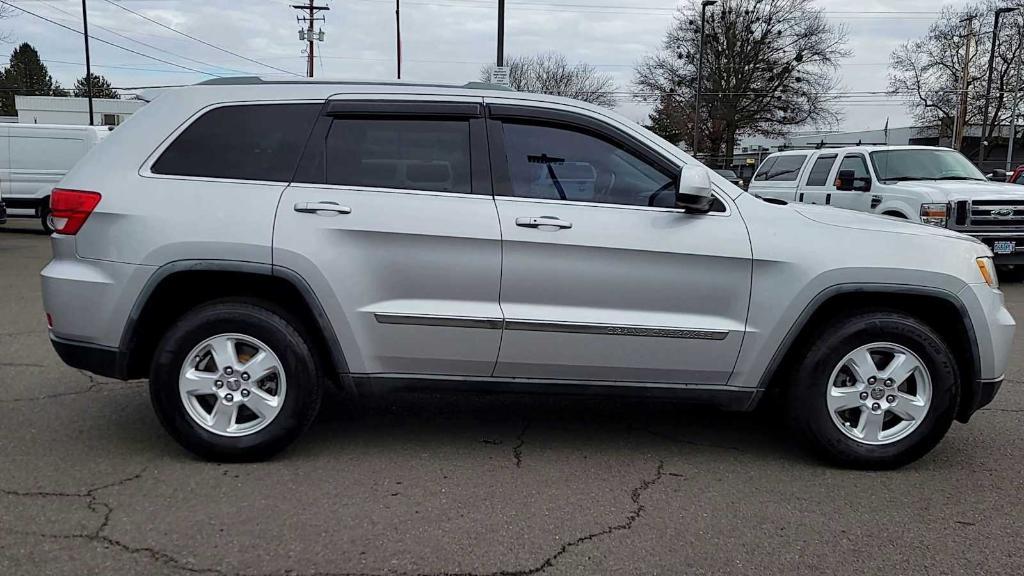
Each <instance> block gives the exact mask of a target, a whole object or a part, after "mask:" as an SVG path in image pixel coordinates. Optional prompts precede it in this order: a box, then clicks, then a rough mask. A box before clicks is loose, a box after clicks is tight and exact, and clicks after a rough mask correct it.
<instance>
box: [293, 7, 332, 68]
mask: <svg viewBox="0 0 1024 576" xmlns="http://www.w3.org/2000/svg"><path fill="white" fill-rule="evenodd" d="M292 8H295V9H296V10H298V11H300V12H305V13H306V14H307V15H305V16H296V17H295V19H296V20H297V21H298V22H299V24H300V25H302V24H305V25H306V28H305V29H301V28H300V29H299V40H306V41H307V42H309V45H308V46H307V48H306V76H309V77H310V78H312V77H313V61H314V58H315V53H314V48H313V47H314V46H315V45H316V43H317V42H318V41H319V42H323V41H324V30H323V28H321V29H320V32H319V34H318V33H317V32H316V31H315V30H314V29H313V28H314V26H315V25H316V23H317V22H318V21H319V22H324V21H326V18H324V17H323V16H317V13H319V12H321V11H325V10H330V7H328V6H316V5H315V4H314V0H309V3H308V4H305V5H303V4H292Z"/></svg>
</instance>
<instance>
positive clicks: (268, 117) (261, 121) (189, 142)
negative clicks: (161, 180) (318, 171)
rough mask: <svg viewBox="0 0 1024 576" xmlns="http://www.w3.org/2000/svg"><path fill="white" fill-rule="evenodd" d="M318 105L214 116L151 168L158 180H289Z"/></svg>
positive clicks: (229, 110)
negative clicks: (170, 177) (162, 176)
mask: <svg viewBox="0 0 1024 576" xmlns="http://www.w3.org/2000/svg"><path fill="white" fill-rule="evenodd" d="M320 108H321V106H320V105H319V104H254V105H244V106H224V107H221V108H215V109H213V110H210V111H209V112H207V113H206V114H203V116H202V117H200V118H199V119H198V120H196V121H195V122H193V123H192V124H191V125H190V126H189V127H188V128H186V129H185V131H184V132H182V133H181V135H179V136H178V137H177V139H175V140H174V142H173V143H171V145H170V146H168V147H167V150H165V151H164V153H163V154H161V155H160V158H159V159H158V160H157V161H156V162H155V163H154V164H153V168H152V171H153V172H154V173H156V174H168V175H173V176H198V177H204V178H230V179H233V180H267V181H271V182H287V181H289V180H291V177H292V174H293V172H294V171H295V165H296V163H297V162H298V161H299V155H300V154H302V147H303V145H305V143H306V138H307V137H308V136H309V131H310V129H311V128H312V126H313V122H314V121H315V120H316V117H317V115H318V114H319V112H320Z"/></svg>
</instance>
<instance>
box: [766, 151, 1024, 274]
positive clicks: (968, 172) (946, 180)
mask: <svg viewBox="0 0 1024 576" xmlns="http://www.w3.org/2000/svg"><path fill="white" fill-rule="evenodd" d="M749 190H750V192H751V193H752V194H757V195H759V196H763V197H766V198H777V199H780V200H785V201H787V202H802V203H807V204H822V205H827V206H834V207H837V208H846V209H849V210H858V211H861V212H871V213H874V214H881V215H884V216H894V217H896V218H903V219H906V220H911V221H913V222H921V223H924V224H930V225H933V226H937V227H940V228H948V229H950V230H955V231H957V232H961V233H963V234H967V235H969V236H972V237H974V238H977V239H978V240H980V241H982V242H984V243H985V244H986V245H987V246H988V247H989V248H991V249H992V250H993V252H994V253H995V258H996V263H997V264H1000V265H1007V264H1011V265H1012V264H1021V263H1024V190H1021V189H1020V188H1017V187H1015V186H1012V185H1010V184H1006V183H996V182H989V181H988V180H986V178H985V176H984V175H983V174H982V173H981V172H980V171H979V170H978V169H977V168H975V167H974V165H973V164H971V162H970V161H969V160H967V158H965V157H964V156H963V155H962V154H960V153H959V152H957V151H955V150H950V149H948V148H934V147H927V146H866V147H849V148H832V149H822V150H789V151H785V152H779V153H776V154H772V155H771V156H768V158H766V159H765V161H764V163H763V164H762V165H761V166H760V167H759V168H758V171H757V173H756V174H755V175H754V179H753V181H752V182H751V183H750V186H749Z"/></svg>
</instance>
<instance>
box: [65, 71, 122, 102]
mask: <svg viewBox="0 0 1024 576" xmlns="http://www.w3.org/2000/svg"><path fill="white" fill-rule="evenodd" d="M74 95H75V97H76V98H86V97H88V96H89V85H88V83H87V80H86V76H82V77H81V78H79V79H78V80H76V81H75V88H74ZM92 97H93V98H110V99H113V100H120V99H121V95H120V94H118V93H117V90H114V88H113V87H112V86H111V85H110V80H107V79H106V78H104V77H103V76H100V75H99V74H93V75H92Z"/></svg>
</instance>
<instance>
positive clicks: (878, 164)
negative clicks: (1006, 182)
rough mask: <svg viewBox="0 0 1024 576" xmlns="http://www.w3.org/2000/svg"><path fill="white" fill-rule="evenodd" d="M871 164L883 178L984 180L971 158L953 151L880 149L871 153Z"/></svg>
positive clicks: (879, 176) (881, 178) (880, 177)
mask: <svg viewBox="0 0 1024 576" xmlns="http://www.w3.org/2000/svg"><path fill="white" fill-rule="evenodd" d="M871 163H872V164H873V165H874V166H875V174H876V175H877V176H878V179H879V180H880V181H883V180H985V176H984V175H983V174H982V173H981V172H980V171H979V170H978V169H977V168H975V167H974V165H973V164H971V161H970V160H968V159H967V158H965V157H964V156H963V154H960V153H959V152H956V151H954V150H943V149H939V148H936V149H934V150H928V149H922V148H918V149H909V150H880V151H878V152H872V153H871Z"/></svg>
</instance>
